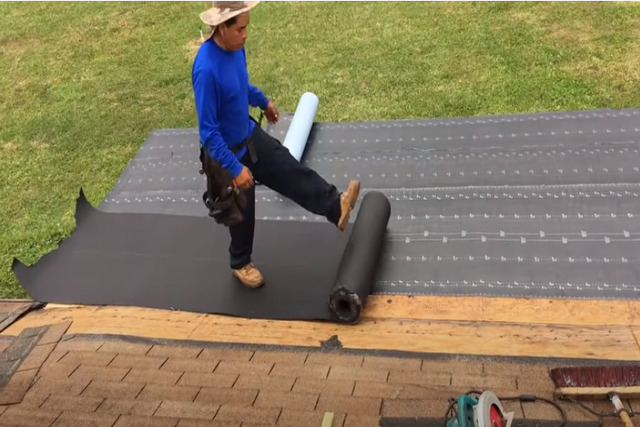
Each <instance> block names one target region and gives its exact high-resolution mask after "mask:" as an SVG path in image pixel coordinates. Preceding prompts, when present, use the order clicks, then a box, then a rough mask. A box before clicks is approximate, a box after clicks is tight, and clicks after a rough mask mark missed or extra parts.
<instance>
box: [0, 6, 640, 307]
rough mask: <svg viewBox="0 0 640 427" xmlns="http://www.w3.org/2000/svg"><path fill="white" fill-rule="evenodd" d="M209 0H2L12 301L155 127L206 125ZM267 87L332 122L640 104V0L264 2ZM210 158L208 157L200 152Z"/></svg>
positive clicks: (263, 79)
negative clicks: (201, 119)
mask: <svg viewBox="0 0 640 427" xmlns="http://www.w3.org/2000/svg"><path fill="white" fill-rule="evenodd" d="M204 8H205V2H194V3H165V2H145V3H129V2H122V3H104V2H90V3H78V2H68V3H35V2H34V3H31V2H29V3H12V2H8V3H0V16H2V18H1V19H2V25H1V26H0V70H2V72H0V117H1V119H0V120H1V121H0V123H1V125H0V183H1V184H0V206H1V207H2V208H1V210H0V256H1V258H0V297H5V298H10V297H23V296H25V294H24V292H23V290H22V288H21V287H20V286H19V285H18V283H17V281H16V280H15V278H14V276H13V273H12V272H11V262H12V260H13V258H14V257H18V258H19V259H21V260H22V261H23V262H25V263H27V264H31V263H33V262H35V261H36V260H37V259H38V258H39V257H41V256H42V255H44V254H45V253H47V252H49V251H51V250H53V249H55V247H56V245H57V244H58V242H59V240H60V239H62V238H64V237H66V236H68V235H69V234H70V233H71V231H72V230H73V228H74V226H75V224H74V219H73V215H74V206H75V205H74V203H75V198H76V197H77V195H78V191H79V188H80V187H81V186H82V187H84V189H85V192H86V194H87V197H88V198H89V200H90V201H91V202H92V203H94V204H97V203H99V201H100V200H101V199H102V198H103V197H104V196H105V195H106V193H107V192H108V190H109V189H110V188H111V187H112V186H113V185H114V184H115V181H116V180H117V178H118V176H119V175H120V173H121V172H122V170H123V169H124V168H125V166H126V164H127V162H128V161H129V160H130V159H131V158H132V157H133V156H134V155H135V154H136V151H137V150H138V148H139V147H140V145H141V144H142V143H143V141H144V139H145V138H146V136H147V135H148V133H149V132H150V131H151V130H152V129H154V128H168V127H190V128H191V127H195V126H196V116H195V112H194V108H193V101H192V93H191V74H190V72H191V58H192V57H193V55H194V53H195V49H197V40H198V38H199V36H200V30H201V29H204V27H203V26H202V25H201V24H200V21H199V18H198V13H199V12H200V11H202V10H203V9H204ZM247 52H248V58H249V69H250V70H249V71H250V74H251V79H252V82H253V83H254V84H256V85H257V86H258V87H260V88H262V89H263V90H264V91H265V93H266V94H267V95H268V96H270V97H272V99H274V100H275V102H276V104H277V105H278V106H279V108H280V110H281V111H289V112H293V111H294V110H295V107H296V104H297V101H298V99H299V97H300V95H301V94H302V93H303V92H304V91H313V92H314V93H316V94H317V95H318V96H319V98H320V107H319V111H318V114H317V119H318V120H320V121H351V120H377V119H401V118H414V117H447V116H449V117H451V116H473V115H486V114H501V113H521V112H538V111H555V110H573V109H592V108H621V107H637V106H639V105H640V84H639V83H640V79H639V77H640V74H639V73H640V71H639V70H640V5H636V4H632V3H621V2H602V3H561V2H559V3H528V2H523V3H503V2H499V3H419V2H418V3H416V2H406V3H388V2H377V3H361V2H312V3H297V2H282V3H280V2H278V3H276V2H265V3H261V4H260V5H259V6H258V8H257V9H256V10H255V12H254V13H253V15H252V21H251V26H250V33H249V40H248V46H247ZM196 154H197V153H194V156H195V155H196Z"/></svg>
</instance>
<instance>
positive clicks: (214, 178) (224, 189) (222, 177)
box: [200, 147, 247, 227]
mask: <svg viewBox="0 0 640 427" xmlns="http://www.w3.org/2000/svg"><path fill="white" fill-rule="evenodd" d="M234 148H235V147H234ZM200 162H201V163H202V169H200V174H201V175H202V174H204V175H205V176H206V177H207V191H205V192H204V193H203V194H202V200H203V202H204V204H205V206H206V207H207V209H209V216H210V217H211V218H213V219H214V220H215V221H216V223H218V224H223V225H225V226H227V227H228V226H230V225H236V224H239V223H241V222H242V220H243V219H244V215H243V214H242V213H243V212H244V209H245V207H246V205H247V199H246V195H245V194H244V192H243V191H241V190H240V189H239V188H235V187H234V185H233V178H231V174H230V173H229V171H228V170H226V169H225V168H223V167H222V165H221V164H220V162H218V161H216V160H214V159H213V158H212V157H211V156H210V155H209V153H208V152H207V150H206V149H205V148H204V147H200Z"/></svg>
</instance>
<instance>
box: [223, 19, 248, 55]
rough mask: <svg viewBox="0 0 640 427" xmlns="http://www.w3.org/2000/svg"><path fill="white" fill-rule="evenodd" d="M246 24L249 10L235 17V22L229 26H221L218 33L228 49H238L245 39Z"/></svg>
mask: <svg viewBox="0 0 640 427" xmlns="http://www.w3.org/2000/svg"><path fill="white" fill-rule="evenodd" d="M247 26H249V12H247V13H243V14H242V15H239V16H238V17H237V18H236V22H235V23H234V24H233V25H230V26H226V25H225V26H224V27H223V28H221V30H222V31H221V32H220V35H221V36H222V39H223V41H224V44H225V45H226V47H227V49H229V50H240V49H242V48H243V47H244V43H245V41H246V40H247Z"/></svg>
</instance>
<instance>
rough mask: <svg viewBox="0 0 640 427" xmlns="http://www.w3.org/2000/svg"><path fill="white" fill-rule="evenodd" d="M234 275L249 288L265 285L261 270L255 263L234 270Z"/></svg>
mask: <svg viewBox="0 0 640 427" xmlns="http://www.w3.org/2000/svg"><path fill="white" fill-rule="evenodd" d="M233 275H234V276H236V277H237V278H238V280H240V281H241V282H242V284H243V285H245V286H246V287H247V288H259V287H260V286H262V285H263V284H264V277H262V273H260V270H258V269H257V268H256V266H255V265H253V263H251V262H250V263H249V264H247V265H245V266H244V267H242V268H239V269H237V270H236V269H233Z"/></svg>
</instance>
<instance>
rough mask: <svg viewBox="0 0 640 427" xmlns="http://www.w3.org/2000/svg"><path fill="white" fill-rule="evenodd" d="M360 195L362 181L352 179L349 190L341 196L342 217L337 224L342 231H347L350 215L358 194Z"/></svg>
mask: <svg viewBox="0 0 640 427" xmlns="http://www.w3.org/2000/svg"><path fill="white" fill-rule="evenodd" d="M359 195H360V182H359V181H350V182H349V187H347V191H345V192H344V193H342V195H341V196H340V218H339V219H338V223H337V224H336V225H337V226H338V228H339V229H340V231H345V230H346V229H347V225H348V224H349V217H350V216H351V210H352V209H353V208H354V206H355V205H356V201H357V200H358V196H359Z"/></svg>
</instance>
